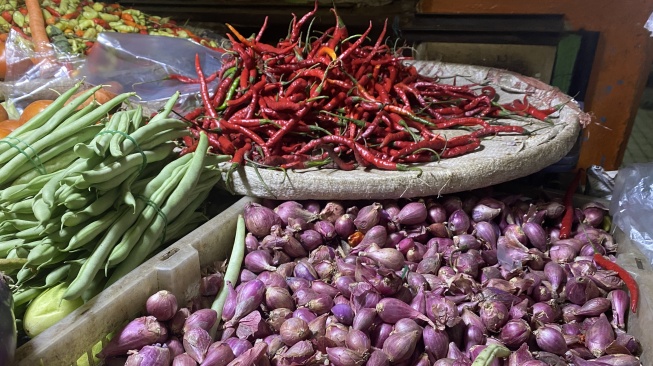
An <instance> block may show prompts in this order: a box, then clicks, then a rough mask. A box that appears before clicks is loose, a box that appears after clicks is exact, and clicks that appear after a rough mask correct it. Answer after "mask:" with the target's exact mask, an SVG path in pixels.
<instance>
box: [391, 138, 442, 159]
mask: <svg viewBox="0 0 653 366" xmlns="http://www.w3.org/2000/svg"><path fill="white" fill-rule="evenodd" d="M446 143H447V141H446V140H445V139H443V138H435V139H432V140H422V141H419V142H415V143H413V144H411V145H409V146H406V147H404V148H403V149H401V150H399V151H396V152H394V155H393V156H392V157H390V160H391V161H396V160H397V159H399V158H402V157H404V156H407V155H410V154H413V153H415V152H416V151H418V150H425V149H428V150H434V151H440V150H442V149H444V147H445V146H446Z"/></svg>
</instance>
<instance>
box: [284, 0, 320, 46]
mask: <svg viewBox="0 0 653 366" xmlns="http://www.w3.org/2000/svg"><path fill="white" fill-rule="evenodd" d="M317 5H318V1H317V0H315V6H314V7H313V10H311V11H309V12H308V13H306V14H304V16H303V17H301V18H299V21H298V22H297V23H296V24H295V25H294V26H293V27H292V30H291V32H290V37H289V41H290V43H295V42H297V40H298V39H299V33H300V32H301V30H302V26H303V25H304V23H306V22H307V21H308V20H309V19H311V18H312V17H313V16H315V13H317Z"/></svg>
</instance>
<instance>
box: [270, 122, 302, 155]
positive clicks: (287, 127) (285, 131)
mask: <svg viewBox="0 0 653 366" xmlns="http://www.w3.org/2000/svg"><path fill="white" fill-rule="evenodd" d="M298 122H299V120H298V119H296V118H293V119H291V120H290V121H289V122H288V123H286V124H285V125H283V126H282V127H281V128H280V129H279V131H277V132H276V133H275V134H274V135H273V136H272V137H271V138H270V139H269V140H268V141H267V142H266V143H265V146H267V147H270V148H272V147H274V145H276V144H277V143H278V142H279V141H281V139H282V138H283V137H284V136H285V135H286V134H288V132H290V131H291V130H292V129H293V128H294V127H295V126H296V125H297V123H298Z"/></svg>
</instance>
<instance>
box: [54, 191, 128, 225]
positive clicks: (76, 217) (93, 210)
mask: <svg viewBox="0 0 653 366" xmlns="http://www.w3.org/2000/svg"><path fill="white" fill-rule="evenodd" d="M115 201H116V192H114V191H109V192H105V193H104V194H101V195H100V196H99V197H97V198H96V199H95V201H93V202H92V203H91V204H90V205H88V206H86V207H85V208H84V209H82V210H79V211H76V212H66V213H64V214H63V215H62V216H61V223H62V224H63V225H64V226H76V225H79V224H81V223H82V222H84V221H86V220H88V219H90V218H92V217H97V216H100V215H102V214H104V213H105V212H106V211H107V210H108V209H109V208H111V207H112V206H113V205H114V203H115Z"/></svg>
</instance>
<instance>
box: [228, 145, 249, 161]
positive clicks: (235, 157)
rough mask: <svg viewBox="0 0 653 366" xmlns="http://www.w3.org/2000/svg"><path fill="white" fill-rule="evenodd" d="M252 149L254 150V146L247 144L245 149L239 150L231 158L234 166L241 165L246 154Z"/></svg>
mask: <svg viewBox="0 0 653 366" xmlns="http://www.w3.org/2000/svg"><path fill="white" fill-rule="evenodd" d="M251 149H252V144H250V143H249V142H246V143H245V145H244V146H243V147H241V148H239V149H238V150H236V151H235V152H234V153H233V158H231V162H232V163H234V164H238V165H241V164H242V163H243V160H244V158H245V154H246V153H247V152H248V151H250V150H251Z"/></svg>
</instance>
